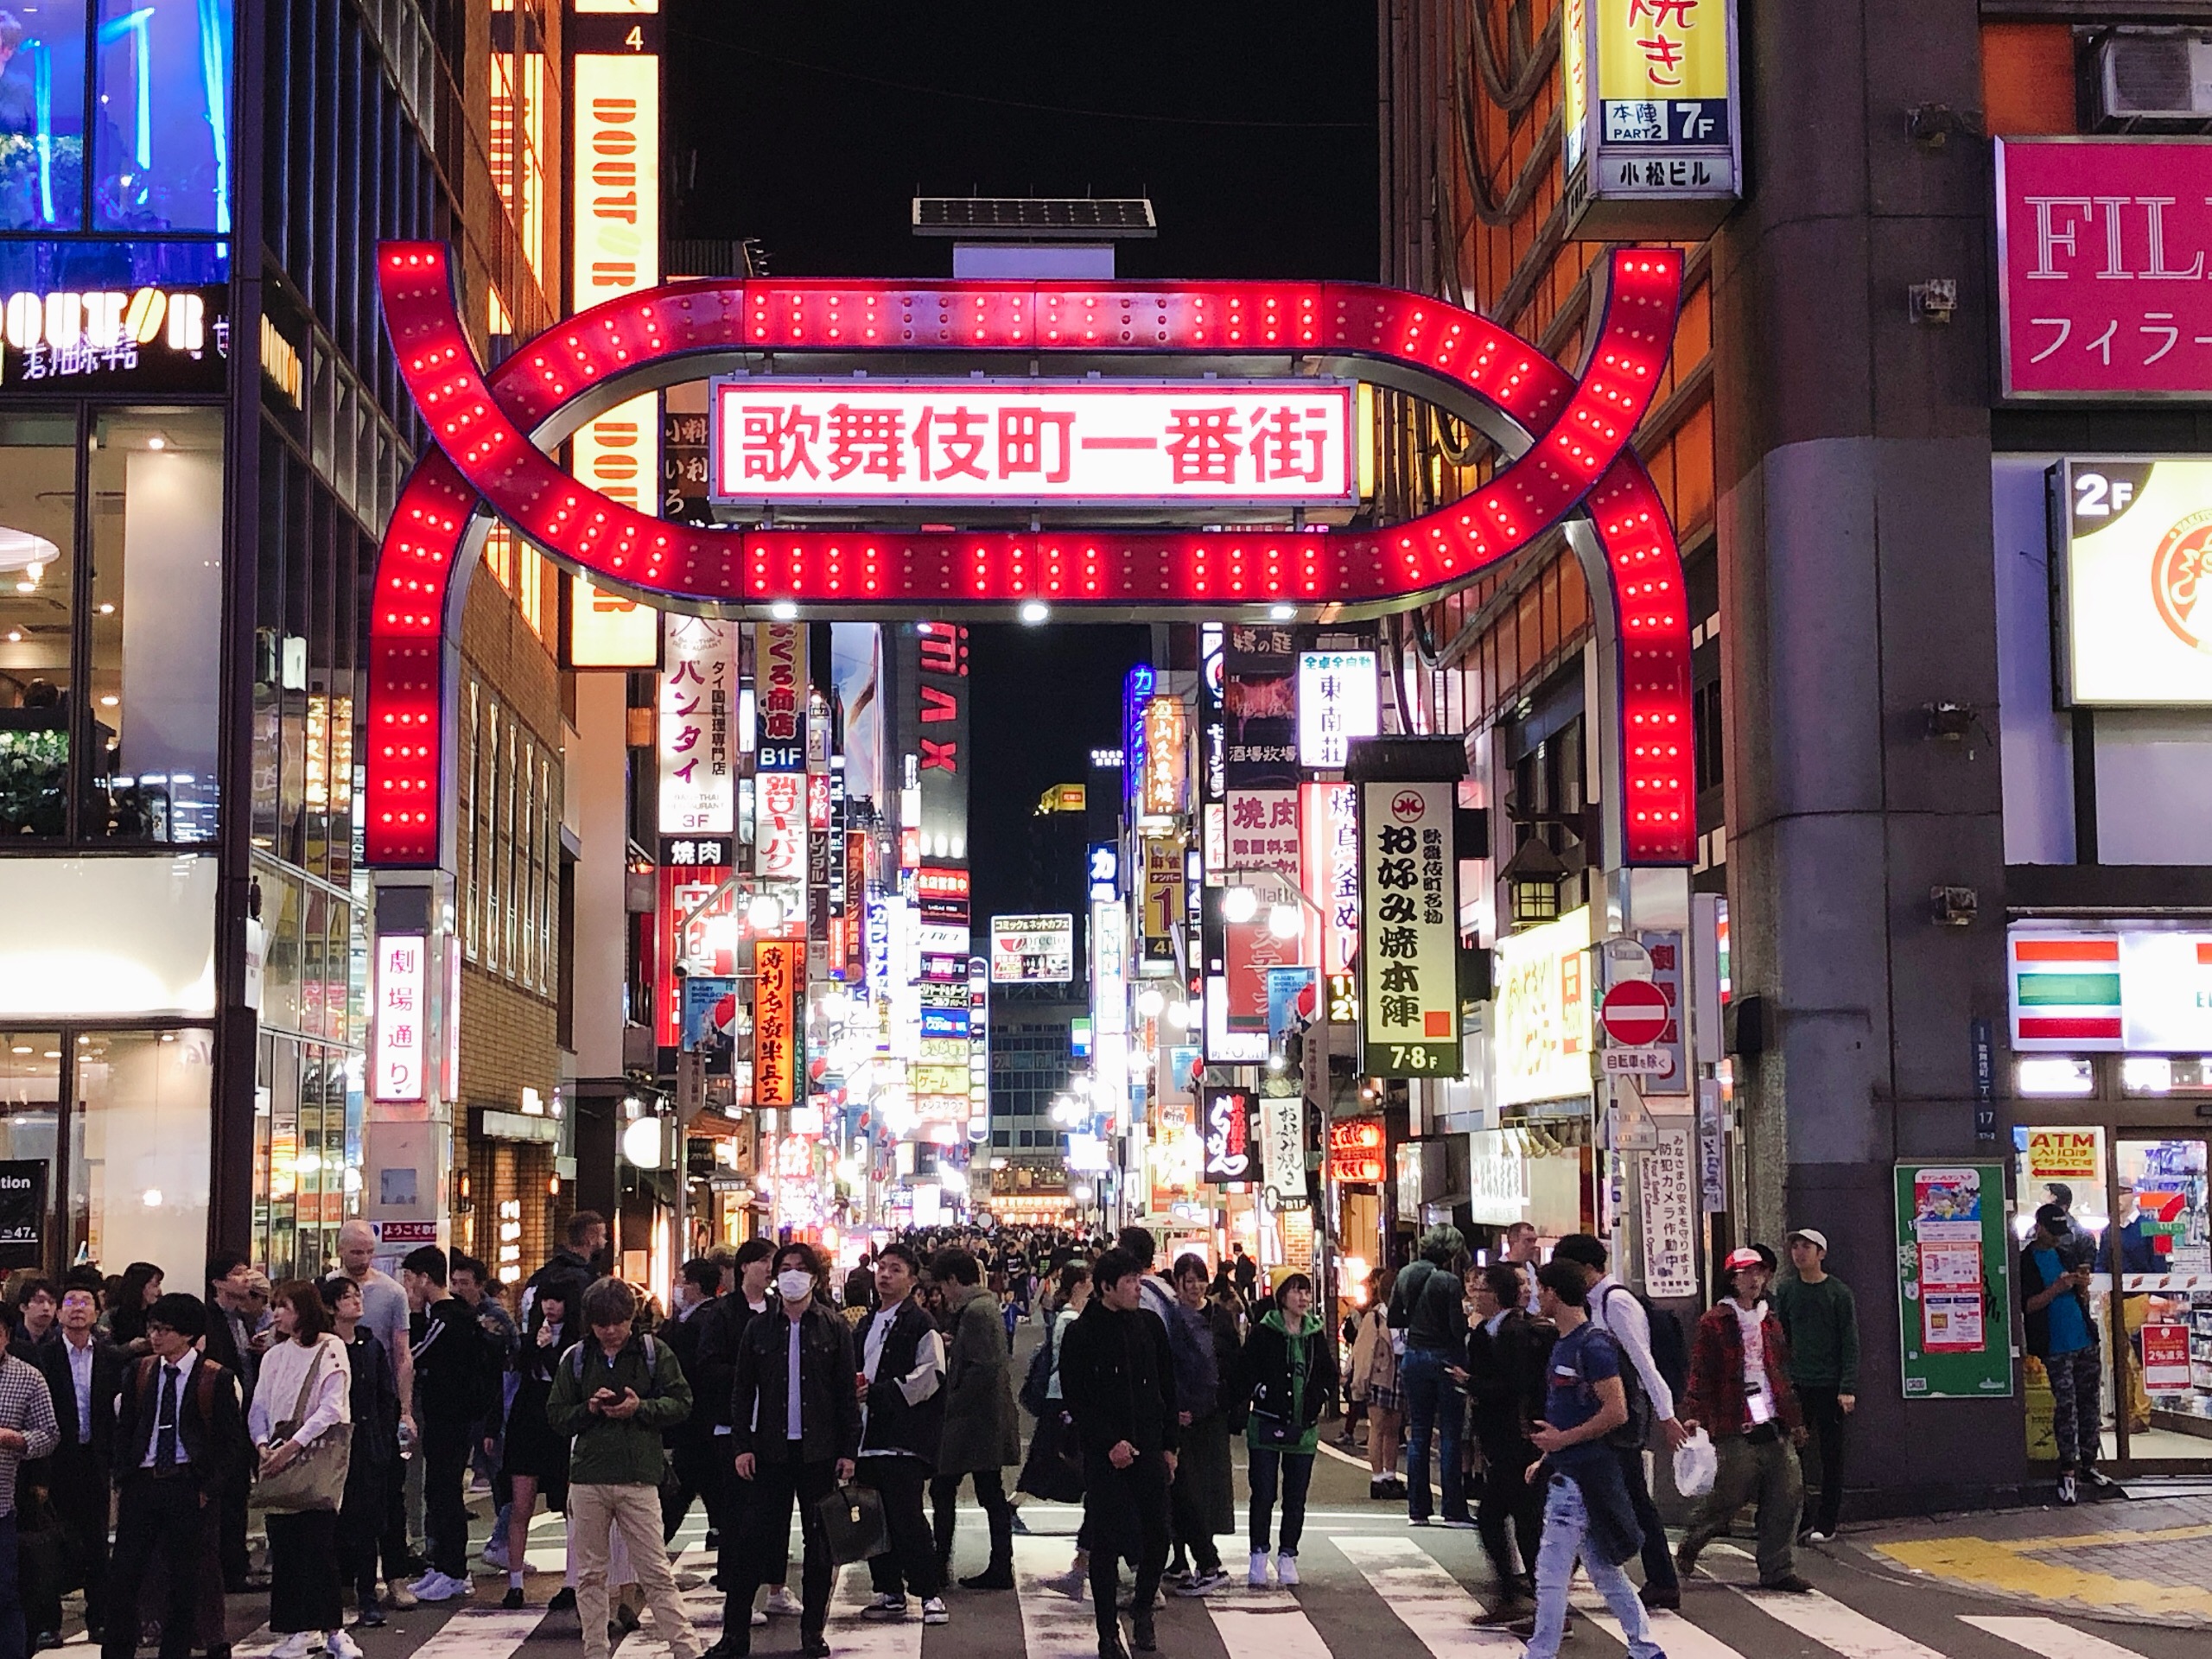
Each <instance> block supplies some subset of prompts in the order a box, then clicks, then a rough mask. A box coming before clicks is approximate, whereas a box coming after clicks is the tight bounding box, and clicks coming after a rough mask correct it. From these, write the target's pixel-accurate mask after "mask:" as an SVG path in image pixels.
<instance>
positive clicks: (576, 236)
mask: <svg viewBox="0 0 2212 1659" xmlns="http://www.w3.org/2000/svg"><path fill="white" fill-rule="evenodd" d="M573 10H574V11H575V14H576V15H575V16H573V17H571V18H570V19H569V24H568V38H569V41H570V43H571V45H572V47H573V48H574V50H575V58H574V59H573V60H571V64H570V68H569V107H570V108H571V109H572V110H574V111H575V141H574V142H575V148H574V149H573V151H572V153H571V155H570V157H569V225H570V226H571V227H572V231H571V235H572V241H571V247H570V257H569V305H568V308H567V309H568V311H569V314H570V315H574V314H575V313H576V312H580V311H586V310H588V309H590V308H592V307H593V306H594V305H597V304H599V303H600V302H601V301H602V300H611V299H614V298H616V297H618V296H621V295H624V294H629V293H634V292H636V291H637V290H638V289H647V288H652V287H655V286H657V285H658V283H659V282H660V280H661V271H660V154H661V142H660V29H661V20H660V16H659V12H660V3H659V0H574V5H573ZM547 275H549V276H550V273H547ZM553 297H554V298H555V300H556V304H557V302H558V298H559V296H557V295H556V296H553ZM660 438H661V416H660V394H659V393H658V392H647V393H645V395H644V396H643V397H632V398H631V399H630V400H629V401H628V402H626V403H623V404H616V405H615V406H614V407H613V409H610V410H607V412H606V413H604V414H602V415H600V416H594V418H593V419H591V420H589V421H587V422H586V423H584V424H583V426H582V428H580V429H578V430H577V432H576V435H575V437H574V438H573V439H571V440H570V441H569V465H570V470H571V471H573V472H574V473H575V476H576V477H577V478H578V479H579V480H581V481H582V482H583V483H585V484H588V485H589V486H591V487H592V488H593V489H594V490H597V491H599V492H600V493H601V494H603V495H605V496H607V498H608V499H611V500H615V501H620V503H622V505H625V506H628V507H634V508H636V509H637V510H638V511H639V512H644V513H658V512H659V509H660ZM569 582H570V584H571V601H570V614H571V615H572V617H574V618H575V623H574V624H573V625H572V634H571V645H570V650H571V652H572V655H571V658H570V660H571V662H572V664H574V666H575V667H578V668H651V667H652V665H653V662H654V658H655V654H656V652H657V650H658V646H659V644H660V639H659V631H658V628H656V627H655V626H654V625H653V616H654V612H653V607H652V606H650V605H643V604H639V603H638V602H636V601H632V600H630V599H626V598H624V597H622V596H620V595H617V594H609V593H606V592H603V591H601V589H599V588H594V587H593V586H592V584H591V583H590V582H587V581H586V580H584V578H583V577H582V576H571V577H570V578H569Z"/></svg>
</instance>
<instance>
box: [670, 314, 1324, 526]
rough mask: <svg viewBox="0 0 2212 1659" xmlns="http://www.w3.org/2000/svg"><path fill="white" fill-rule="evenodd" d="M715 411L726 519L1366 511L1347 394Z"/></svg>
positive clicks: (855, 403) (1122, 384) (835, 386)
mask: <svg viewBox="0 0 2212 1659" xmlns="http://www.w3.org/2000/svg"><path fill="white" fill-rule="evenodd" d="M864 310H865V307H863V306H861V302H855V317H854V319H853V325H852V326H853V327H854V328H855V332H856V333H857V332H858V331H859V330H861V328H862V327H863V326H864V325H863V323H862V321H861V312H863V311H864ZM713 411H714V435H713V439H712V452H711V453H712V456H713V465H712V492H713V499H715V501H717V502H721V503H723V504H727V505H744V504H747V503H760V504H765V505H797V504H804V503H829V504H836V505H853V504H856V503H868V502H874V503H879V504H887V505H892V504H899V503H905V502H930V503H935V502H945V503H951V502H988V503H993V504H995V505H1009V504H1014V505H1019V504H1022V503H1033V504H1039V505H1042V504H1047V503H1049V504H1051V505H1055V506H1065V505H1071V504H1076V503H1085V502H1089V503H1096V504H1098V505H1114V504H1115V503H1117V502H1119V503H1136V504H1144V503H1150V502H1154V501H1161V500H1169V501H1172V500H1176V499H1186V500H1191V501H1217V502H1254V503H1266V504H1276V505H1303V506H1319V505H1332V504H1334V505H1351V504H1352V503H1354V502H1356V501H1357V499H1358V494H1357V491H1358V478H1357V469H1356V467H1355V466H1354V463H1353V452H1352V442H1353V437H1354V432H1353V421H1352V416H1353V398H1352V388H1351V385H1349V384H1345V383H1340V382H1332V381H1319V380H1297V381H1285V382H1269V381H1257V380H1247V381H1194V382H1191V383H1189V384H1185V385H1161V384H1157V383H1136V382H1129V381H1109V382H1090V381H1063V382H1057V383H1055V382H1052V381H1042V380H1021V381H1015V382H992V381H979V380H952V381H931V382H913V381H898V380H878V379H872V378H871V379H852V378H847V379H842V380H822V381H803V380H788V379H784V378H780V377H779V378H775V379H766V378H753V377H741V378H732V379H724V380H717V381H716V382H715V385H714V401H713Z"/></svg>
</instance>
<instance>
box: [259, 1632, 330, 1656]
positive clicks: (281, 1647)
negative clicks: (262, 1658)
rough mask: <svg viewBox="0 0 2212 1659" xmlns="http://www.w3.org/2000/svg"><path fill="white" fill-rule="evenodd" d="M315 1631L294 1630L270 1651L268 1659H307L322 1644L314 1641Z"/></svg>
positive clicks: (317, 1634) (316, 1633) (316, 1634)
mask: <svg viewBox="0 0 2212 1659" xmlns="http://www.w3.org/2000/svg"><path fill="white" fill-rule="evenodd" d="M320 1634H321V1632H320V1631H317V1630H294V1631H293V1632H292V1633H291V1634H290V1635H289V1636H288V1637H285V1638H284V1639H283V1641H281V1642H279V1643H277V1645H276V1647H275V1648H274V1649H272V1650H271V1651H270V1659H308V1655H309V1654H311V1653H313V1652H314V1651H315V1649H317V1648H319V1647H321V1645H322V1644H321V1643H320V1642H317V1641H316V1640H315V1637H317V1636H319V1635H320Z"/></svg>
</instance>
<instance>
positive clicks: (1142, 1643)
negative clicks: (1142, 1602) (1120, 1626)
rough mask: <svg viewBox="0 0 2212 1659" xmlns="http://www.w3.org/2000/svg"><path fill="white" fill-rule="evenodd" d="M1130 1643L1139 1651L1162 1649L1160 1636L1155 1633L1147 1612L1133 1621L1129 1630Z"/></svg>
mask: <svg viewBox="0 0 2212 1659" xmlns="http://www.w3.org/2000/svg"><path fill="white" fill-rule="evenodd" d="M1129 1645H1130V1646H1131V1647H1133V1648H1135V1649H1136V1650H1137V1651H1138V1652H1139V1653H1158V1652H1159V1651H1160V1638H1159V1637H1156V1636H1154V1634H1153V1630H1152V1618H1151V1617H1150V1615H1148V1614H1147V1616H1146V1617H1144V1618H1139V1619H1136V1620H1134V1621H1132V1623H1131V1625H1130V1630H1129Z"/></svg>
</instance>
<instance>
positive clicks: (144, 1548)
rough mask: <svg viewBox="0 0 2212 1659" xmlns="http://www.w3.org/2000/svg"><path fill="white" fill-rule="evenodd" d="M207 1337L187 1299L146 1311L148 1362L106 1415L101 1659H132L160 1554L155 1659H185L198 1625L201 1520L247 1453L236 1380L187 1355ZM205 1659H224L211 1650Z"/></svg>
mask: <svg viewBox="0 0 2212 1659" xmlns="http://www.w3.org/2000/svg"><path fill="white" fill-rule="evenodd" d="M206 1334H207V1309H206V1308H205V1307H203V1306H200V1300H199V1298H198V1297H196V1296H187V1295H185V1294H182V1293H181V1292H178V1291H172V1292H170V1293H169V1294H168V1295H165V1296H162V1297H161V1298H159V1299H158V1300H156V1302H155V1303H154V1305H153V1306H151V1307H149V1308H148V1309H147V1310H146V1340H147V1342H148V1343H149V1344H150V1345H151V1346H152V1348H153V1354H152V1356H151V1357H149V1358H146V1359H142V1360H140V1361H139V1362H138V1363H137V1364H136V1365H133V1366H132V1367H131V1368H130V1370H127V1371H125V1372H124V1374H123V1379H122V1389H121V1391H120V1397H119V1398H118V1401H117V1402H116V1413H115V1441H114V1446H115V1470H116V1486H117V1489H118V1502H117V1510H116V1525H115V1558H114V1560H113V1562H112V1563H111V1566H110V1567H109V1571H108V1594H107V1613H106V1618H105V1624H104V1626H103V1630H102V1635H101V1639H100V1654H101V1659H132V1653H133V1650H134V1649H136V1648H137V1645H138V1592H139V1587H140V1586H142V1585H143V1583H144V1582H145V1579H146V1569H147V1568H148V1567H150V1566H151V1565H152V1564H153V1559H154V1555H155V1553H156V1551H158V1552H160V1554H161V1557H162V1563H163V1565H164V1567H166V1569H167V1572H168V1592H169V1600H168V1607H167V1608H166V1609H165V1610H164V1611H163V1613H162V1650H161V1659H190V1656H191V1653H192V1648H193V1638H194V1634H195V1632H196V1630H197V1629H198V1626H199V1624H200V1539H201V1536H202V1532H201V1523H202V1518H203V1512H204V1511H205V1510H206V1509H207V1506H208V1505H209V1504H211V1503H221V1502H222V1500H223V1491H224V1488H225V1486H226V1484H228V1483H229V1482H231V1481H232V1480H236V1479H238V1478H242V1471H244V1469H245V1463H246V1459H247V1456H248V1454H249V1452H251V1443H250V1442H249V1441H248V1440H247V1438H246V1432H245V1414H244V1412H243V1410H242V1408H240V1406H239V1403H238V1379H237V1378H236V1377H234V1376H232V1374H231V1373H230V1372H229V1371H228V1370H226V1369H225V1368H224V1367H223V1366H221V1365H219V1364H218V1363H216V1362H215V1361H213V1360H212V1359H209V1358H207V1357H206V1356H204V1355H202V1354H200V1352H198V1351H196V1350H195V1349H194V1346H193V1344H194V1343H195V1342H197V1341H198V1340H199V1339H200V1338H201V1337H203V1336H205V1335H206ZM207 1659H230V1649H229V1648H228V1647H227V1646H224V1645H222V1644H220V1643H219V1644H218V1645H217V1647H216V1648H212V1649H209V1650H208V1656H207Z"/></svg>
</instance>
